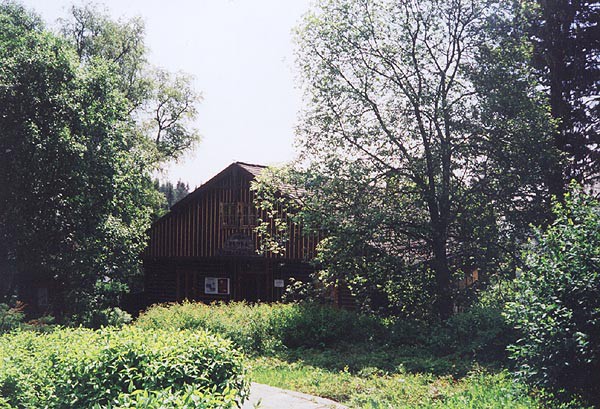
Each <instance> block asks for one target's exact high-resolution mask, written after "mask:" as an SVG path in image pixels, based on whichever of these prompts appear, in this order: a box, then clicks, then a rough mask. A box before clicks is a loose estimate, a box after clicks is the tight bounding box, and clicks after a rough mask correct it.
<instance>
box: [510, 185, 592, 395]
mask: <svg viewBox="0 0 600 409" xmlns="http://www.w3.org/2000/svg"><path fill="white" fill-rule="evenodd" d="M554 213H555V217H556V220H555V221H554V222H553V223H552V225H551V226H549V227H548V228H547V230H545V231H538V233H537V235H536V238H535V240H532V241H531V243H530V245H529V248H528V249H527V250H526V254H525V256H526V265H525V266H524V268H523V270H522V271H521V272H520V277H519V278H517V280H516V282H517V291H516V295H515V300H514V301H513V302H511V303H509V304H508V308H507V310H506V315H507V317H508V319H509V321H510V322H511V323H512V324H513V325H514V326H515V327H516V328H517V329H518V330H519V331H520V332H521V333H522V338H521V339H519V340H518V341H517V342H516V343H515V344H514V345H512V347H511V355H512V358H514V359H515V361H516V364H517V370H518V371H517V374H518V375H519V376H521V377H523V378H524V379H526V380H527V381H529V382H531V383H532V384H534V385H536V386H540V387H544V388H549V389H550V390H552V391H560V390H564V391H566V392H567V393H569V394H581V395H583V396H585V397H586V398H588V399H590V400H591V401H593V402H594V403H596V404H598V403H600V400H599V399H600V264H599V260H600V204H599V203H598V201H596V200H593V199H592V198H591V197H589V196H586V195H585V194H584V193H583V192H582V191H581V190H580V189H578V188H576V187H575V186H573V191H572V193H571V194H569V195H567V196H566V197H565V203H564V205H563V204H560V203H557V204H555V206H554Z"/></svg>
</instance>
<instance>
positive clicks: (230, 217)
mask: <svg viewBox="0 0 600 409" xmlns="http://www.w3.org/2000/svg"><path fill="white" fill-rule="evenodd" d="M220 211H221V226H222V227H254V226H256V212H255V211H254V206H252V205H251V204H247V203H239V202H238V203H221V206H220Z"/></svg>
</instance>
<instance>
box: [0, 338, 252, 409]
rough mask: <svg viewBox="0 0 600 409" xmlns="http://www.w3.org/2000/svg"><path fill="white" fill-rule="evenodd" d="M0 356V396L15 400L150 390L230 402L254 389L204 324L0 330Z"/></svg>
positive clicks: (137, 400) (107, 401)
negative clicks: (191, 326)
mask: <svg viewBox="0 0 600 409" xmlns="http://www.w3.org/2000/svg"><path fill="white" fill-rule="evenodd" d="M0 356H2V357H3V359H2V360H1V361H0V396H3V397H4V398H5V399H6V400H7V403H8V404H10V405H12V406H14V407H16V408H30V407H48V408H73V407H82V408H87V407H90V408H91V407H94V405H97V406H96V407H111V406H113V407H118V406H123V405H126V404H127V405H129V407H144V406H139V405H141V401H142V400H143V399H142V398H143V397H144V396H145V395H144V394H147V395H146V396H147V397H148V399H153V400H154V401H155V402H160V401H167V400H169V399H171V400H173V402H180V401H182V399H183V401H185V400H186V399H188V400H191V401H192V402H195V403H194V404H193V405H196V406H193V405H192V404H190V405H189V406H188V407H198V408H200V407H202V408H229V407H234V406H235V405H236V404H237V402H240V401H241V400H243V399H244V398H245V397H246V395H247V392H248V380H247V378H246V369H245V367H244V365H243V362H242V356H241V355H240V354H239V353H238V352H236V351H235V350H234V349H233V348H232V347H231V342H230V341H227V340H223V339H221V338H219V337H217V336H214V335H209V334H207V333H206V332H204V331H194V332H190V331H176V330H169V331H161V330H155V331H152V332H150V331H145V330H142V329H140V328H132V327H128V328H125V329H123V330H116V329H106V330H102V331H92V330H87V329H61V330H56V331H54V332H52V333H49V334H36V333H32V332H21V333H15V334H10V335H4V336H2V337H0ZM142 391H145V392H142ZM192 397H193V398H192ZM199 397H202V399H200V398H199ZM202 402H204V403H202ZM207 402H212V403H210V404H208V403H207ZM135 405H138V406H135ZM157 405H158V404H157ZM148 407H155V406H148ZM156 407H160V405H158V406H156Z"/></svg>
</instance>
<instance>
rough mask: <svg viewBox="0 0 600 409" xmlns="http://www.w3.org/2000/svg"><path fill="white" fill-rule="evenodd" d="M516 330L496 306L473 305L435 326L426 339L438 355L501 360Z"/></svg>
mask: <svg viewBox="0 0 600 409" xmlns="http://www.w3.org/2000/svg"><path fill="white" fill-rule="evenodd" d="M515 340H516V332H515V331H514V329H513V328H512V327H511V326H510V325H509V324H508V323H507V322H506V319H505V318H504V317H503V316H502V310H500V309H499V308H496V307H484V306H477V305H476V306H473V307H471V308H470V309H469V310H467V311H465V312H462V313H458V314H456V315H453V316H452V317H450V318H449V319H448V320H446V321H445V322H443V323H440V324H437V325H435V326H434V327H433V328H432V329H431V331H430V335H429V339H428V341H427V346H428V348H429V349H430V350H431V351H432V352H433V353H434V354H436V355H438V356H444V355H451V354H456V355H459V356H461V357H470V358H473V359H475V360H477V361H478V362H481V363H491V362H502V361H506V358H507V350H506V348H507V346H508V345H509V344H510V343H511V342H514V341H515Z"/></svg>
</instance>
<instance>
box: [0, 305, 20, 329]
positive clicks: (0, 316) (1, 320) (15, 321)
mask: <svg viewBox="0 0 600 409" xmlns="http://www.w3.org/2000/svg"><path fill="white" fill-rule="evenodd" d="M23 308H24V305H23V304H17V305H16V306H15V307H10V306H9V305H8V304H3V303H0V334H3V333H5V332H10V331H12V330H14V329H17V328H20V327H21V325H22V324H23V319H24V318H25V313H24V312H23Z"/></svg>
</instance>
